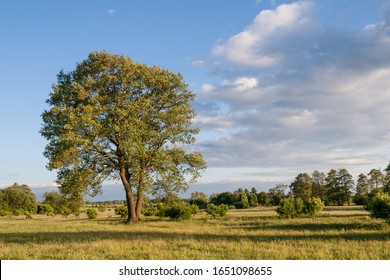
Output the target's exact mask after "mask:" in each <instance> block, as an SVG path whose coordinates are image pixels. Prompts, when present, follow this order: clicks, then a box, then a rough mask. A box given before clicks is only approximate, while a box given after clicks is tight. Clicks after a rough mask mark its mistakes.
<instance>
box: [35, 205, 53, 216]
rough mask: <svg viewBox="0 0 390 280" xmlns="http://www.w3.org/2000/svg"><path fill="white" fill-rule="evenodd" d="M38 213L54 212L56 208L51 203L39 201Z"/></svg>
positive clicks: (47, 213)
mask: <svg viewBox="0 0 390 280" xmlns="http://www.w3.org/2000/svg"><path fill="white" fill-rule="evenodd" d="M37 214H46V215H49V214H54V209H53V207H51V206H50V205H49V204H45V203H38V204H37Z"/></svg>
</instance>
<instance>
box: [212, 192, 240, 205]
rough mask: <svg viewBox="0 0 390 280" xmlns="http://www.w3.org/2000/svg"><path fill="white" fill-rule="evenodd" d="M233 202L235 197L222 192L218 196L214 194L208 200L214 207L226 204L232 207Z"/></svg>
mask: <svg viewBox="0 0 390 280" xmlns="http://www.w3.org/2000/svg"><path fill="white" fill-rule="evenodd" d="M234 202H235V197H234V194H233V193H232V192H223V193H220V194H214V195H212V196H211V198H210V203H212V204H215V205H220V204H226V205H233V203H234Z"/></svg>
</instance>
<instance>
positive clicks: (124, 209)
mask: <svg viewBox="0 0 390 280" xmlns="http://www.w3.org/2000/svg"><path fill="white" fill-rule="evenodd" d="M127 213H128V210H127V206H126V205H123V206H119V207H117V208H115V215H119V216H121V218H125V217H127Z"/></svg>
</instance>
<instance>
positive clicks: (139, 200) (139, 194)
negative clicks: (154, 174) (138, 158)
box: [135, 171, 144, 220]
mask: <svg viewBox="0 0 390 280" xmlns="http://www.w3.org/2000/svg"><path fill="white" fill-rule="evenodd" d="M143 187H144V173H143V172H142V171H141V173H140V175H139V180H138V189H137V205H136V208H135V209H136V213H137V217H138V219H139V220H141V213H142V202H143V199H144V198H143Z"/></svg>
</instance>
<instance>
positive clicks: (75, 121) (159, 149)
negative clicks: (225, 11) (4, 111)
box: [41, 52, 206, 222]
mask: <svg viewBox="0 0 390 280" xmlns="http://www.w3.org/2000/svg"><path fill="white" fill-rule="evenodd" d="M187 87H188V86H187V84H186V83H185V82H184V80H183V77H182V76H181V75H180V74H175V73H172V72H170V71H168V70H166V69H161V68H160V67H157V66H152V67H149V66H147V65H144V64H140V63H134V62H133V61H132V60H131V59H130V58H128V57H125V56H123V55H122V56H118V55H113V54H110V53H108V52H94V53H91V54H90V55H89V56H88V59H86V60H84V61H83V62H81V63H80V64H78V65H77V67H76V69H75V70H74V71H71V72H69V73H64V72H63V71H61V72H60V73H59V74H58V76H57V83H56V84H55V85H54V86H53V92H52V93H51V94H50V98H49V99H48V100H47V103H48V105H49V106H50V108H49V109H48V110H46V111H44V112H43V114H42V118H43V127H42V129H41V134H42V135H43V136H44V137H45V138H46V139H47V140H48V141H49V143H48V145H47V146H46V149H45V152H44V155H45V156H46V157H47V158H48V159H49V163H48V166H47V167H48V169H49V170H58V173H57V182H58V184H59V185H60V190H61V192H63V193H68V194H70V195H72V196H74V197H80V196H81V195H83V194H85V193H88V192H92V194H95V193H97V192H99V190H100V189H101V185H102V183H103V181H105V180H107V179H113V180H119V179H120V180H121V182H122V184H123V187H124V189H125V196H126V202H127V208H128V213H129V214H128V218H127V222H138V221H139V220H140V216H141V209H142V203H143V198H144V196H145V194H155V193H156V192H158V191H163V192H166V193H169V192H179V191H183V190H186V189H187V188H188V184H189V183H190V182H194V181H195V180H196V178H197V177H199V176H200V171H201V170H203V169H205V168H206V164H205V162H204V160H203V157H202V154H201V153H200V152H198V151H193V149H192V150H190V148H191V145H192V144H194V142H195V135H196V134H197V133H198V131H199V129H197V128H193V127H192V126H191V125H192V120H193V119H194V117H195V112H194V109H193V108H192V105H191V102H192V101H193V100H194V98H195V95H194V93H192V92H191V91H190V90H189V89H188V88H187Z"/></svg>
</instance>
